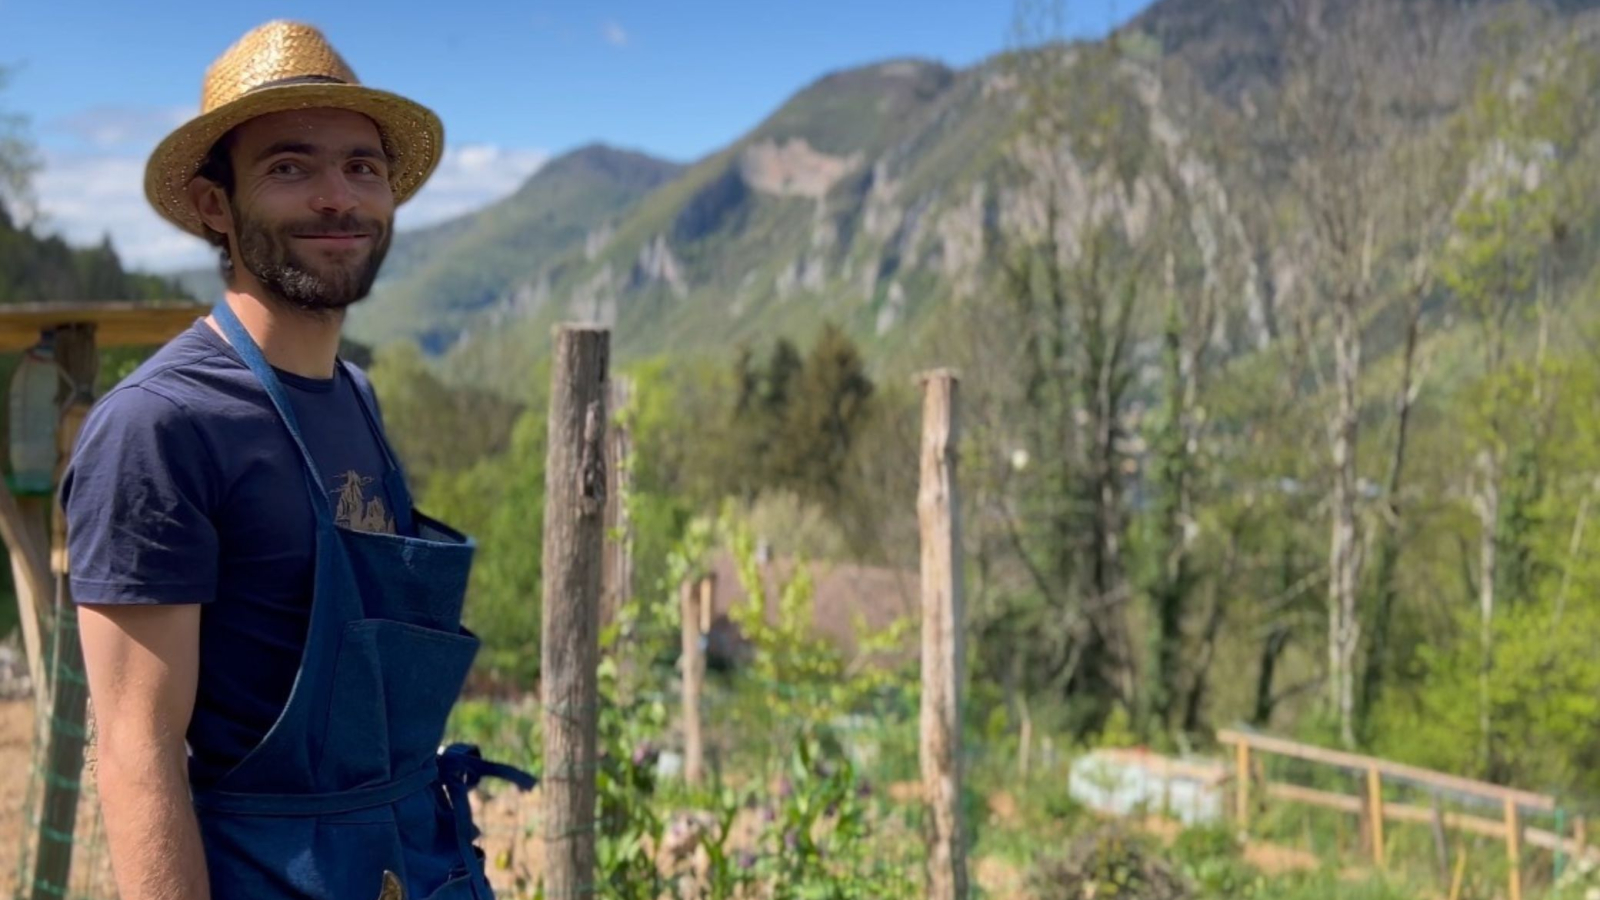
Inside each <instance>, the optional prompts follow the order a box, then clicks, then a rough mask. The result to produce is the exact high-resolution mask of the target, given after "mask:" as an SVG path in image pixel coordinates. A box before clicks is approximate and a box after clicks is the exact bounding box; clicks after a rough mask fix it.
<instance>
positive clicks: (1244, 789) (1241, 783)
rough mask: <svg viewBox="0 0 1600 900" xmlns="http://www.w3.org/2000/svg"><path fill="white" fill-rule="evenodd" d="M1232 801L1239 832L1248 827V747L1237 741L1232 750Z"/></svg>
mask: <svg viewBox="0 0 1600 900" xmlns="http://www.w3.org/2000/svg"><path fill="white" fill-rule="evenodd" d="M1234 754H1235V760H1234V762H1235V765H1234V768H1233V780H1234V799H1235V803H1236V805H1237V808H1238V812H1239V830H1240V831H1245V830H1247V829H1248V828H1249V827H1250V745H1249V744H1247V743H1245V742H1244V741H1242V740H1241V741H1239V743H1238V744H1237V745H1235V748H1234Z"/></svg>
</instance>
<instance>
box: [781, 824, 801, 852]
mask: <svg viewBox="0 0 1600 900" xmlns="http://www.w3.org/2000/svg"><path fill="white" fill-rule="evenodd" d="M783 846H784V847H786V848H788V849H789V851H790V852H793V851H795V850H798V849H800V834H799V833H798V832H796V831H795V830H794V829H793V828H791V829H789V830H788V831H785V832H784V833H783Z"/></svg>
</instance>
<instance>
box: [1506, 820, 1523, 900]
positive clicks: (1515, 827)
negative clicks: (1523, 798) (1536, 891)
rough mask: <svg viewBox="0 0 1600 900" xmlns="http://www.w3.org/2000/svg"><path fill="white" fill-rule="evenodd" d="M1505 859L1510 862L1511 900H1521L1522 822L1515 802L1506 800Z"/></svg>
mask: <svg viewBox="0 0 1600 900" xmlns="http://www.w3.org/2000/svg"><path fill="white" fill-rule="evenodd" d="M1506 857H1507V858H1508V859H1510V861H1511V873H1510V875H1508V876H1507V877H1508V878H1509V879H1510V881H1511V883H1510V889H1511V900H1522V820H1521V819H1520V818H1519V817H1518V815H1517V801H1515V800H1513V799H1511V798H1510V797H1507V798H1506Z"/></svg>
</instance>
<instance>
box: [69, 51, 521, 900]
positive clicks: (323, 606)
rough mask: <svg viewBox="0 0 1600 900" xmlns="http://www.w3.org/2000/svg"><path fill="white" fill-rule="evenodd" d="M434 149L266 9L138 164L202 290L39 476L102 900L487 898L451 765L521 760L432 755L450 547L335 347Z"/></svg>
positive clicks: (452, 664)
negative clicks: (195, 306)
mask: <svg viewBox="0 0 1600 900" xmlns="http://www.w3.org/2000/svg"><path fill="white" fill-rule="evenodd" d="M442 148H443V129H442V127H441V125H440V123H439V120H438V118H437V117H436V116H435V115H434V114H433V113H432V112H430V111H429V110H427V109H425V108H423V107H422V106H420V105H418V104H416V103H414V102H412V101H410V100H406V99H404V98H401V97H398V96H395V95H393V94H389V93H385V92H382V91H377V90H373V89H371V88H367V87H363V86H361V85H360V84H359V82H358V81H357V80H356V77H355V75H354V74H353V73H352V72H351V71H350V69H349V67H348V66H347V65H346V64H345V63H344V61H343V60H342V59H340V57H339V55H338V54H337V53H336V52H335V51H334V50H333V48H332V47H330V46H329V45H328V43H327V42H326V40H325V39H324V38H323V36H322V35H321V34H320V33H319V32H318V31H316V30H315V29H313V28H310V27H308V26H305V25H299V24H294V23H287V22H273V23H269V24H267V25H264V26H262V27H260V28H258V29H256V30H254V31H252V32H250V33H249V34H247V35H245V36H244V37H243V38H242V39H241V40H240V41H239V42H238V43H237V44H235V45H234V46H233V47H232V48H230V49H229V50H228V51H227V52H225V53H224V54H223V55H222V56H221V57H219V58H218V60H217V61H216V62H215V63H214V64H213V65H212V67H211V68H210V70H209V71H208V72H207V74H206V79H205V84H204V90H203V102H202V113H201V115H200V116H198V117H197V118H196V119H194V120H193V121H191V122H189V123H187V124H186V125H184V126H182V127H180V128H179V129H177V130H176V131H175V132H174V133H173V134H172V135H170V136H169V137H168V138H167V139H166V140H165V141H163V142H162V143H161V145H160V146H159V147H157V149H156V150H155V152H154V153H153V154H152V156H151V158H150V160H149V163H148V167H147V170H146V178H145V190H146V194H147V196H148V197H149V199H150V201H151V203H152V204H153V205H154V206H155V208H156V209H157V211H158V212H160V213H161V215H162V216H163V217H165V218H166V219H167V220H168V221H170V222H172V223H174V224H176V225H177V226H178V227H180V228H182V229H183V230H185V231H187V232H189V233H191V234H194V235H196V236H201V237H204V238H206V239H207V240H209V241H211V242H212V243H213V244H214V245H215V246H217V247H218V248H219V250H220V253H221V256H222V270H223V273H224V276H225V277H226V280H227V291H226V295H225V298H224V300H223V302H221V303H218V304H217V305H216V306H215V308H214V312H213V313H212V315H210V316H208V317H206V318H205V319H201V320H199V321H197V322H196V323H195V324H194V326H193V327H191V328H190V329H189V330H188V331H187V332H185V333H184V334H182V335H180V336H179V337H177V338H175V339H174V340H173V341H171V342H170V343H169V344H168V345H167V346H165V347H163V348H162V349H161V350H159V351H158V352H157V353H156V354H155V355H154V356H153V357H152V358H151V359H150V360H148V361H147V362H146V363H145V364H144V365H143V366H141V367H140V368H139V369H138V371H136V372H134V373H133V374H132V375H131V376H129V377H128V378H127V379H125V380H124V381H123V382H122V383H121V384H119V385H118V386H117V387H116V388H115V389H114V390H112V391H111V392H110V393H108V394H107V395H106V396H105V397H104V398H103V399H102V400H101V401H100V402H99V403H98V404H97V405H96V406H95V408H94V410H93V411H92V412H91V414H90V416H89V418H88V420H87V422H86V423H85V426H84V429H83V432H82V434H81V436H80V438H79V441H78V445H77V448H76V450H75V453H74V455H73V459H72V462H71V465H70V466H69V468H68V470H67V473H66V475H65V477H64V480H63V485H62V489H61V499H62V505H63V508H64V510H65V511H66V516H67V525H68V535H69V539H68V544H69V552H70V554H71V568H72V591H73V596H74V598H75V599H76V601H77V603H78V605H79V623H80V629H81V633H82V642H83V651H84V663H85V666H86V669H87V671H88V677H89V688H90V695H91V698H92V702H93V706H94V710H95V716H96V723H97V734H98V759H99V768H98V778H99V790H100V796H101V802H102V805H103V812H104V819H105V826H106V833H107V836H108V841H109V844H110V850H111V857H112V863H113V867H114V869H115V872H116V877H117V883H118V888H119V893H120V895H121V897H122V898H123V900H157V898H159V900H179V898H181V900H205V898H208V897H209V898H213V900H234V898H251V900H256V898H261V900H277V898H285V900H287V898H329V900H332V898H337V900H367V898H377V897H378V896H379V894H380V891H383V893H384V895H385V896H386V897H387V896H393V895H394V894H395V893H396V892H397V891H399V892H403V894H404V896H406V897H407V898H411V900H420V898H426V897H430V896H431V897H436V898H439V900H445V898H457V897H477V898H479V900H488V898H489V896H490V894H489V888H488V884H487V882H486V881H485V879H484V875H483V867H482V862H481V854H480V853H479V852H478V851H477V850H476V848H474V847H473V846H472V844H471V842H472V840H473V838H474V836H475V835H476V830H475V829H474V828H473V826H472V823H471V817H470V811H469V807H468V804H467V799H466V791H467V789H468V788H469V787H470V786H471V785H472V784H473V783H475V782H476V780H477V779H478V778H479V777H481V776H482V775H485V774H491V775H497V776H500V777H507V778H511V779H512V780H514V781H517V782H518V783H519V784H520V785H522V786H523V787H524V788H526V787H530V786H531V784H532V780H531V779H530V778H528V777H527V776H525V775H523V774H521V773H517V772H514V771H511V770H507V769H504V768H503V767H498V766H494V765H492V764H489V763H484V762H483V761H481V760H479V759H477V757H476V754H475V753H473V752H471V750H470V748H461V747H453V748H450V749H449V750H447V751H445V752H444V753H442V754H441V753H439V752H438V745H439V741H440V739H441V736H442V733H443V729H444V723H445V719H446V717H447V715H448V713H449V710H450V707H451V705H452V704H453V703H454V701H455V698H456V696H457V694H458V692H459V691H460V688H461V685H462V681H463V680H464V678H465V676H466V673H467V669H468V668H469V667H470V665H471V662H472V659H473V656H474V654H475V653H476V650H477V646H478V641H477V639H476V637H474V636H473V635H471V634H470V633H469V632H467V631H465V630H464V629H463V628H462V627H461V624H460V615H461V605H462V599H463V595H464V592H465V588H466V582H467V575H468V571H469V569H470V566H471V559H472V552H473V545H472V543H471V542H470V541H469V540H467V539H465V538H464V537H462V536H461V535H459V534H457V533H455V532H453V531H451V530H450V529H449V528H447V527H445V526H443V525H442V524H440V523H438V522H434V521H432V520H430V519H428V518H427V517H425V516H423V515H422V514H421V513H420V512H417V511H415V510H414V509H413V507H412V503H411V497H410V494H409V492H408V490H407V487H406V483H405V478H404V476H403V474H402V473H401V471H400V468H399V466H398V464H397V462H396V460H395V458H394V456H393V454H392V453H391V451H390V448H389V444H388V442H387V440H386V438H385V435H384V431H383V427H382V424H381V420H380V418H379V415H378V411H377V404H376V402H375V399H374V397H373V395H372V392H371V388H370V386H369V385H368V383H367V382H366V380H365V377H364V376H363V375H362V374H361V373H360V372H359V371H358V370H356V369H355V368H354V367H353V366H350V365H348V364H346V363H344V362H343V361H342V360H340V359H339V358H338V348H339V340H340V333H341V329H342V325H343V321H344V314H345V310H346V308H347V307H349V306H350V305H352V304H354V303H356V302H357V301H359V300H361V299H362V298H363V297H364V296H366V294H367V292H368V290H369V288H370V287H371V285H372V282H373V279H374V277H375V276H376V274H377V272H378V269H379V266H380V265H381V264H382V262H383V258H384V255H385V253H386V251H387V250H388V247H389V242H390V238H391V235H392V231H393V225H394V210H395V207H396V206H397V205H398V204H400V203H403V202H404V201H405V200H406V199H408V198H409V197H410V196H412V195H413V194H414V193H415V192H416V191H417V189H418V188H420V187H421V186H422V184H423V182H424V181H426V180H427V178H428V176H429V175H430V174H431V173H432V171H433V170H434V168H435V167H436V166H437V164H438V161H439V157H440V154H441V151H442Z"/></svg>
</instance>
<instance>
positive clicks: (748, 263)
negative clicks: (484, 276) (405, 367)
mask: <svg viewBox="0 0 1600 900" xmlns="http://www.w3.org/2000/svg"><path fill="white" fill-rule="evenodd" d="M1002 81H1003V76H1002V75H1001V74H1000V73H999V71H998V70H997V68H996V67H994V66H979V67H975V68H973V69H969V70H966V71H961V72H958V71H955V70H952V69H950V68H948V67H945V66H943V65H940V64H938V63H934V62H929V61H925V60H914V59H905V60H894V61H890V62H886V63H881V64H877V65H873V66H867V67H863V68H857V69H851V70H846V71H841V72H835V73H832V74H829V75H827V76H825V77H823V78H821V79H819V80H817V81H816V82H815V83H813V84H811V85H810V86H808V87H807V88H805V89H804V90H802V91H800V92H799V93H798V94H796V95H795V96H794V97H793V98H792V99H791V100H789V102H787V103H786V104H784V105H783V106H782V107H781V108H780V109H778V110H777V111H776V112H774V113H773V114H772V115H771V116H770V117H768V118H767V119H766V120H765V121H763V122H761V123H759V124H758V125H757V127H756V128H754V129H753V130H752V131H751V132H750V133H749V134H747V135H746V136H744V137H743V138H741V139H740V140H738V141H737V142H735V143H734V144H732V145H730V146H729V147H727V148H724V149H723V150H721V151H718V152H717V153H714V154H712V155H711V156H709V157H707V158H705V159H702V160H700V161H699V162H697V163H695V164H694V165H692V166H691V167H689V168H688V169H687V170H686V171H684V172H683V173H682V174H681V175H679V176H678V177H677V178H675V179H673V180H672V181H670V182H668V183H666V184H664V185H662V186H661V187H660V188H658V189H657V190H656V191H654V192H653V193H651V194H650V195H649V196H648V197H646V198H644V199H643V200H641V201H640V202H639V203H638V204H637V205H636V206H635V207H633V208H632V209H631V210H629V212H628V214H627V215H626V216H625V217H623V218H621V219H620V221H618V222H617V223H616V224H615V226H614V227H609V228H607V229H605V230H604V231H602V232H598V233H596V234H594V235H593V236H592V239H591V240H589V241H586V243H585V246H584V248H583V250H582V251H581V252H574V253H569V254H568V255H567V256H566V257H565V258H563V259H561V260H559V261H558V262H556V263H555V264H554V265H552V266H550V267H549V269H548V270H547V273H548V275H547V278H545V279H544V280H541V281H540V282H538V283H536V284H535V285H534V286H533V288H532V291H531V293H532V296H534V297H536V298H538V301H539V302H536V303H533V304H529V305H528V306H526V307H524V308H523V309H522V310H521V313H522V314H521V315H518V316H511V315H507V316H503V317H500V318H499V319H497V320H496V321H495V322H494V324H492V325H489V326H485V327H479V328H475V329H473V330H471V331H469V332H468V333H467V334H466V335H465V336H464V337H463V339H462V341H461V343H460V344H458V345H457V346H456V347H455V348H453V349H452V351H451V352H450V353H449V354H448V357H447V367H448V368H449V369H450V370H451V371H452V372H453V373H454V374H455V375H456V376H457V377H461V378H464V379H468V380H473V381H479V382H485V383H499V384H503V385H507V384H510V383H512V382H514V381H515V380H516V379H517V378H518V377H520V376H519V373H522V372H526V371H527V369H528V366H529V365H531V363H532V361H533V360H534V359H536V358H538V356H539V355H540V354H542V353H543V352H544V349H545V348H546V347H547V346H548V343H549V338H548V335H549V327H550V325H551V324H552V323H553V322H555V321H557V320H566V319H586V320H593V321H600V322H605V323H608V324H611V325H612V326H614V332H613V344H614V346H615V347H617V349H618V352H619V353H622V354H624V355H626V354H629V353H650V352H656V351H659V350H663V349H669V348H670V349H672V350H674V351H693V350H698V349H726V348H729V347H731V346H732V345H733V344H735V343H737V342H739V341H743V340H759V339H762V338H764V337H765V336H768V335H774V334H778V333H795V332H802V331H806V330H809V329H811V328H813V327H815V325H816V324H817V323H818V322H820V321H821V320H822V319H823V318H824V317H829V318H833V319H835V320H836V321H839V322H841V323H842V324H844V325H845V326H846V327H847V328H848V329H849V330H850V331H851V332H853V333H854V334H856V335H857V336H858V337H861V338H862V339H864V340H866V341H868V342H875V341H879V340H891V339H898V338H899V337H900V336H901V335H902V334H903V333H904V332H905V331H906V330H907V329H908V328H909V327H911V325H910V323H912V322H914V321H915V320H917V318H918V317H919V315H920V314H921V312H922V311H923V310H924V309H929V308H933V307H934V306H936V305H937V303H938V302H939V300H940V299H941V298H942V297H944V296H947V295H955V296H966V295H970V294H972V293H973V292H974V291H975V290H976V287H977V285H976V283H975V281H974V280H973V279H972V278H970V277H968V276H970V275H971V274H972V273H973V268H974V265H975V263H976V261H977V258H978V257H979V256H981V254H982V238H983V233H984V228H985V224H984V223H985V221H986V219H987V218H988V217H990V216H991V215H992V214H993V212H994V210H993V208H992V207H993V202H994V200H995V197H994V195H993V194H992V193H989V192H988V191H987V188H986V187H985V186H984V184H983V183H982V177H983V176H984V175H985V174H986V173H988V172H991V171H992V170H993V169H994V167H995V166H996V165H997V164H998V163H999V162H1000V160H1001V158H1002V153H1001V148H1002V140H1003V138H1004V136H1005V135H1006V133H1007V130H1008V128H1009V127H1010V115H1009V113H1008V112H1007V108H1006V105H1005V104H1004V103H991V102H986V98H988V97H989V96H990V95H991V94H992V93H993V92H994V91H995V90H996V89H997V87H998V86H999V85H1000V83H1001V82H1002Z"/></svg>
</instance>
